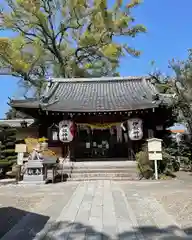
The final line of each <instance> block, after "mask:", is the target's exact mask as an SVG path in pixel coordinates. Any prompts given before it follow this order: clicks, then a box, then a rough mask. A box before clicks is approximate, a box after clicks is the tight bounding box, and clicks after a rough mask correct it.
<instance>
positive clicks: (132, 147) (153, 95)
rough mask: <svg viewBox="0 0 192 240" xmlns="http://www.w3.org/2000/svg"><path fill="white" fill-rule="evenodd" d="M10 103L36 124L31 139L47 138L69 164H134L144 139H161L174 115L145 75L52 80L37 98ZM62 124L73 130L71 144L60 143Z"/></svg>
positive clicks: (166, 100) (162, 96) (167, 102)
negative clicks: (72, 127)
mask: <svg viewBox="0 0 192 240" xmlns="http://www.w3.org/2000/svg"><path fill="white" fill-rule="evenodd" d="M9 104H10V106H11V107H13V108H15V109H16V110H17V111H20V112H22V113H24V114H27V115H28V116H31V117H32V118H33V119H35V120H36V126H37V127H36V128H33V131H36V133H35V134H33V135H38V136H39V137H46V138H48V145H49V148H50V149H51V150H54V151H55V152H56V153H57V155H58V156H60V157H65V155H66V154H67V153H66V151H67V150H66V149H67V148H66V146H69V149H70V159H71V161H99V160H105V161H107V160H108V159H109V160H116V159H121V160H134V159H135V154H136V153H137V152H138V151H140V150H141V147H142V145H143V144H144V143H145V142H146V139H148V138H152V137H156V138H163V136H164V134H165V131H166V127H167V125H166V123H167V120H168V119H169V118H170V116H171V114H172V109H171V107H169V104H170V98H169V96H167V95H164V94H160V93H159V92H158V91H157V89H156V87H155V85H154V84H153V83H152V80H151V78H149V77H103V78H72V79H58V78H53V79H52V80H51V81H49V82H48V84H47V87H46V90H45V93H44V95H43V96H41V98H39V99H35V98H30V99H16V100H15V99H12V100H11V101H10V103H9ZM63 120H70V121H71V122H73V123H74V124H75V126H76V127H75V128H74V131H75V134H74V138H73V140H72V141H71V142H70V143H65V142H64V141H61V139H60V138H61V136H60V134H59V124H60V122H61V121H63ZM34 129H36V130H34ZM29 137H30V136H29Z"/></svg>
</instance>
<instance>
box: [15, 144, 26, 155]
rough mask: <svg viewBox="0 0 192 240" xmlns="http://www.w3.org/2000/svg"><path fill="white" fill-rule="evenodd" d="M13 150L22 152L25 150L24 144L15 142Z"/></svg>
mask: <svg viewBox="0 0 192 240" xmlns="http://www.w3.org/2000/svg"><path fill="white" fill-rule="evenodd" d="M15 152H16V153H24V152H27V146H26V144H16V145H15Z"/></svg>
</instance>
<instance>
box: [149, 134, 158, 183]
mask: <svg viewBox="0 0 192 240" xmlns="http://www.w3.org/2000/svg"><path fill="white" fill-rule="evenodd" d="M147 142H148V156H149V160H151V161H154V164H155V179H156V180H157V179H158V167H157V161H158V160H162V139H158V138H150V139H148V140H147Z"/></svg>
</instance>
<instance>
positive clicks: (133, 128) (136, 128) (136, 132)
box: [128, 118, 143, 141]
mask: <svg viewBox="0 0 192 240" xmlns="http://www.w3.org/2000/svg"><path fill="white" fill-rule="evenodd" d="M128 133H129V138H130V139H131V140H132V141H138V140H141V139H142V138H143V121H142V119H140V118H131V119H129V120H128Z"/></svg>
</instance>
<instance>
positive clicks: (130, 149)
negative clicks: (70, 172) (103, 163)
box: [75, 124, 138, 161]
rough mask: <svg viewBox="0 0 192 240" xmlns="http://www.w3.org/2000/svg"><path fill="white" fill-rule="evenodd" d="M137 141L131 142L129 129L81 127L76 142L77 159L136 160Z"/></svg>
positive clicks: (119, 127) (118, 127)
mask: <svg viewBox="0 0 192 240" xmlns="http://www.w3.org/2000/svg"><path fill="white" fill-rule="evenodd" d="M136 142H137V141H131V140H130V139H129V137H128V132H127V128H125V129H124V130H123V128H122V127H121V126H120V124H119V125H118V126H112V127H108V128H102V129H97V128H95V129H94V128H90V127H87V126H79V127H78V133H77V138H76V141H75V159H76V160H79V161H81V159H91V160H93V161H94V160H95V159H101V160H102V159H104V160H106V159H107V158H108V159H111V160H112V159H114V160H115V159H126V160H128V159H130V160H134V159H135V151H134V149H135V150H136V149H137V148H138V147H137V146H136V145H137V144H136Z"/></svg>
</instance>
